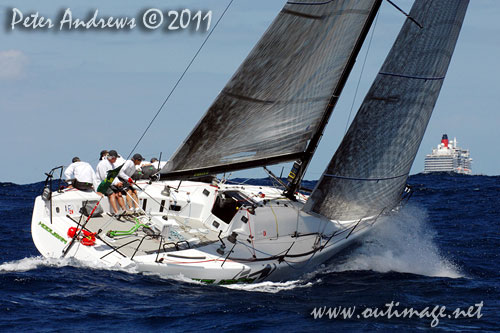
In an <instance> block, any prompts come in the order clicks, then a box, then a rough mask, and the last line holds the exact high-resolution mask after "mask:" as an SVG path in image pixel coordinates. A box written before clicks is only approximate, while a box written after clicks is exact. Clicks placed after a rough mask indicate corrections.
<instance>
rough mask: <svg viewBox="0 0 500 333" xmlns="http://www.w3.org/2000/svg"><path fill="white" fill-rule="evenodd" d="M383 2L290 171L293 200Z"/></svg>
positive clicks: (375, 9) (373, 12) (379, 0)
mask: <svg viewBox="0 0 500 333" xmlns="http://www.w3.org/2000/svg"><path fill="white" fill-rule="evenodd" d="M381 3H382V0H377V2H376V3H375V5H374V6H373V8H372V10H371V12H370V14H369V16H368V19H367V20H366V22H365V25H364V26H363V29H362V31H361V34H360V35H359V38H358V40H357V41H356V45H355V47H354V49H353V52H352V53H351V56H350V57H349V61H348V64H347V66H346V67H345V69H344V72H343V73H342V76H341V78H340V81H339V82H338V84H337V86H336V87H335V89H334V91H333V93H332V97H331V98H330V102H329V103H328V105H327V107H326V110H325V112H324V114H323V117H322V118H321V122H320V125H319V126H318V129H317V131H316V133H315V134H314V136H313V137H312V138H311V141H310V142H309V144H308V146H307V148H306V150H305V151H304V153H303V156H302V157H301V158H300V159H299V160H298V161H297V162H295V163H294V168H293V169H292V171H294V170H295V169H297V171H296V172H290V174H289V175H288V180H289V184H288V188H287V189H286V190H285V192H284V194H285V196H286V197H288V198H290V199H292V200H294V199H295V192H296V191H297V190H298V189H299V188H300V183H301V182H302V179H303V178H304V175H305V172H306V170H307V167H308V166H309V163H310V162H311V159H312V158H313V156H314V153H315V152H316V148H317V147H318V144H319V141H320V140H321V137H322V136H323V132H324V131H325V128H326V125H327V124H328V120H329V119H330V116H331V115H332V112H333V109H334V108H335V105H336V104H337V101H338V99H339V97H340V93H341V92H342V90H343V89H344V86H345V83H346V82H347V79H348V78H349V75H350V73H351V70H352V68H353V67H354V64H355V63H356V58H357V56H358V54H359V51H360V50H361V47H362V46H363V43H364V41H365V39H366V36H367V35H368V32H369V31H370V28H371V26H372V24H373V20H374V19H375V17H376V16H377V13H378V10H379V8H380V5H381Z"/></svg>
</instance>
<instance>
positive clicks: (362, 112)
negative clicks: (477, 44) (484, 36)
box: [304, 0, 469, 220]
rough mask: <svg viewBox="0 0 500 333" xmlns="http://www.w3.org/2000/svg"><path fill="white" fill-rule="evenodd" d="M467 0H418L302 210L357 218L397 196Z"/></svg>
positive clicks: (390, 204) (378, 210) (392, 202)
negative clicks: (412, 19) (410, 18)
mask: <svg viewBox="0 0 500 333" xmlns="http://www.w3.org/2000/svg"><path fill="white" fill-rule="evenodd" d="M468 2H469V1H468V0H416V1H415V3H414V5H413V7H412V9H411V12H410V16H411V17H412V18H414V19H415V20H416V21H418V22H419V23H420V24H421V25H422V26H423V28H419V27H418V26H417V25H416V24H415V23H414V22H412V21H410V20H408V19H407V20H406V22H405V23H404V25H403V28H402V30H401V32H400V33H399V35H398V37H397V39H396V41H395V43H394V45H393V47H392V49H391V51H390V53H389V55H388V56H387V58H386V60H385V62H384V64H383V66H382V68H381V70H380V72H379V73H378V75H377V77H376V79H375V82H374V83H373V85H372V86H371V88H370V90H369V92H368V94H367V96H366V97H365V100H364V102H363V104H362V105H361V107H360V109H359V111H358V113H357V115H356V117H355V119H354V120H353V123H352V124H351V126H350V128H349V130H348V132H347V133H346V136H345V137H344V139H343V141H342V142H341V144H340V146H339V148H338V149H337V151H336V153H335V155H334V156H333V158H332V160H331V161H330V164H329V165H328V167H327V168H326V170H325V172H324V173H323V175H322V177H321V179H320V181H319V182H318V184H317V186H316V188H315V190H314V191H313V193H312V195H311V197H310V198H309V200H308V202H307V203H306V205H305V207H304V210H305V211H306V212H309V213H316V214H320V215H322V216H325V217H327V218H329V219H333V220H356V219H361V218H364V217H368V216H373V215H377V214H379V213H381V212H382V211H383V210H384V209H387V208H389V209H390V208H392V207H394V205H395V204H397V203H398V202H399V200H400V196H401V194H402V192H403V190H404V187H405V184H406V180H407V177H408V174H409V172H410V168H411V165H412V164H413V160H414V159H415V155H416V153H417V150H418V147H419V146H420V142H421V140H422V137H423V135H424V132H425V129H426V127H427V123H428V122H429V119H430V116H431V113H432V110H433V108H434V105H435V103H436V100H437V97H438V94H439V91H440V89H441V86H442V84H443V79H444V77H445V75H446V71H447V69H448V65H449V63H450V60H451V56H452V53H453V50H454V48H455V44H456V42H457V39H458V35H459V32H460V28H461V26H462V22H463V20H464V16H465V12H466V9H467V5H468Z"/></svg>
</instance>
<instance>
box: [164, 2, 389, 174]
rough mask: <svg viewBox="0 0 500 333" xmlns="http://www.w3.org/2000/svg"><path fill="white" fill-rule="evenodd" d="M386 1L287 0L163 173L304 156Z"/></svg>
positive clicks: (218, 168)
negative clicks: (296, 0)
mask: <svg viewBox="0 0 500 333" xmlns="http://www.w3.org/2000/svg"><path fill="white" fill-rule="evenodd" d="M380 1H381V0H336V1H327V2H324V3H321V4H320V3H318V2H317V1H308V0H304V1H300V2H296V3H295V2H288V3H287V4H286V5H285V7H284V8H283V10H282V11H281V12H280V13H279V14H278V16H277V17H276V19H275V20H274V21H273V23H272V24H271V26H270V27H269V29H268V30H267V31H266V32H265V33H264V35H263V37H262V38H261V39H260V41H259V42H258V43H257V45H256V46H255V47H254V49H253V50H252V51H251V52H250V54H249V55H248V57H247V58H246V59H245V61H244V62H243V63H242V65H241V66H240V67H239V69H238V70H237V72H236V73H235V74H234V75H233V77H232V78H231V79H230V80H229V82H228V83H227V85H226V86H225V88H224V89H223V90H222V91H221V93H220V94H219V96H218V97H217V98H216V100H215V101H214V103H213V104H212V105H211V106H210V108H209V109H208V111H207V112H206V113H205V115H204V116H203V118H202V119H201V120H200V122H199V123H198V124H197V125H196V126H195V128H194V129H193V131H192V132H191V133H190V134H189V136H188V137H187V138H186V140H185V141H184V142H183V144H181V146H180V147H179V148H178V150H177V151H176V152H175V154H174V155H173V156H172V157H171V159H170V160H169V161H168V163H167V164H166V166H165V167H164V168H163V169H162V170H161V172H160V173H161V174H162V178H163V179H166V178H172V177H173V176H174V174H180V173H183V174H186V173H189V170H197V172H202V170H203V169H206V170H208V169H212V170H213V168H214V166H217V170H220V169H221V168H222V169H223V171H233V170H236V169H237V168H240V166H241V163H243V162H248V163H249V165H250V164H251V165H252V166H263V165H266V164H265V163H267V162H266V161H268V160H269V159H272V160H273V161H274V160H278V159H279V156H292V155H293V156H303V155H302V154H304V151H305V150H306V147H307V145H308V143H309V141H310V140H311V138H312V137H313V136H314V135H315V134H316V133H317V132H318V128H319V127H320V125H321V124H322V122H323V118H324V115H325V113H326V112H327V110H328V105H329V103H330V102H331V98H332V94H333V93H334V92H335V91H339V90H341V89H338V88H339V86H343V83H344V80H345V75H346V68H348V67H349V62H350V61H352V57H353V55H355V54H357V53H356V52H358V51H359V50H356V48H357V46H358V45H359V42H360V39H363V38H364V35H363V34H364V33H365V32H366V31H365V30H366V26H367V22H371V21H370V19H373V12H374V8H376V9H378V6H380ZM376 9H375V12H376ZM368 27H369V24H368ZM233 156H235V158H234V159H232V157H233ZM283 160H284V161H288V159H285V158H283ZM259 163H260V164H259Z"/></svg>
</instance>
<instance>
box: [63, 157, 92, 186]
mask: <svg viewBox="0 0 500 333" xmlns="http://www.w3.org/2000/svg"><path fill="white" fill-rule="evenodd" d="M64 176H65V177H66V180H68V182H69V183H70V184H71V186H73V187H74V188H76V189H79V190H80V191H85V192H91V191H94V188H97V185H98V182H97V179H96V175H95V173H94V169H92V166H91V165H90V164H88V163H87V162H82V161H80V159H79V158H78V157H73V160H71V164H70V165H69V166H68V167H67V168H66V170H65V171H64Z"/></svg>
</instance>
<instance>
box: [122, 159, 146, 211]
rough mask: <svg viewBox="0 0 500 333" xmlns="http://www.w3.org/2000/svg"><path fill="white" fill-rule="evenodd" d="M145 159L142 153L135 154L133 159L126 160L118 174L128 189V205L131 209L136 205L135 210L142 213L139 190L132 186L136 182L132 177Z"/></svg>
mask: <svg viewBox="0 0 500 333" xmlns="http://www.w3.org/2000/svg"><path fill="white" fill-rule="evenodd" d="M143 160H144V158H143V157H142V156H141V154H135V155H134V156H132V159H131V160H128V161H126V162H125V163H124V164H123V166H122V168H121V170H120V173H119V174H118V178H120V180H121V181H122V182H123V183H124V187H125V189H126V191H127V194H128V195H127V205H128V207H129V208H130V209H132V207H134V211H135V212H136V213H140V211H141V210H140V208H139V198H138V197H137V190H136V189H135V188H134V187H133V186H132V184H133V183H134V180H133V179H132V176H133V175H134V174H135V172H136V171H137V167H138V165H140V164H141V162H142V161H143Z"/></svg>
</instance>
